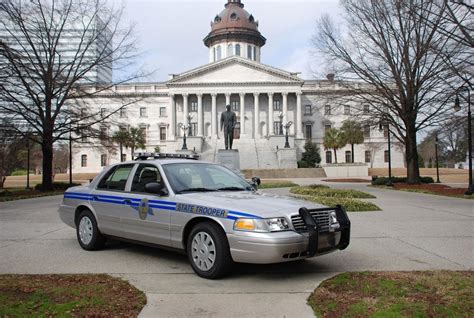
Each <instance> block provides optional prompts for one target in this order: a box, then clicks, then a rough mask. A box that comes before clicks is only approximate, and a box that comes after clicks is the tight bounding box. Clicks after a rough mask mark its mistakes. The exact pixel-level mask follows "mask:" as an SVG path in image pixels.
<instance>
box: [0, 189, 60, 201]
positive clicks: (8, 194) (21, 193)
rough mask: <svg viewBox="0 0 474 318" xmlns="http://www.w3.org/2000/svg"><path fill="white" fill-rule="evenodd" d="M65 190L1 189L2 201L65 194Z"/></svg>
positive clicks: (0, 197)
mask: <svg viewBox="0 0 474 318" xmlns="http://www.w3.org/2000/svg"><path fill="white" fill-rule="evenodd" d="M63 193H64V190H54V191H38V190H35V189H31V190H27V189H24V190H14V191H10V190H8V189H5V190H0V202H5V201H13V200H21V199H30V198H38V197H45V196H50V195H60V194H63Z"/></svg>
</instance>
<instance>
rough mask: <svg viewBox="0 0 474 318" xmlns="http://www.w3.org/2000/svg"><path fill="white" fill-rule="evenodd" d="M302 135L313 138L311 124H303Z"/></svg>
mask: <svg viewBox="0 0 474 318" xmlns="http://www.w3.org/2000/svg"><path fill="white" fill-rule="evenodd" d="M304 136H305V138H306V139H312V138H313V125H311V124H309V125H305V126H304Z"/></svg>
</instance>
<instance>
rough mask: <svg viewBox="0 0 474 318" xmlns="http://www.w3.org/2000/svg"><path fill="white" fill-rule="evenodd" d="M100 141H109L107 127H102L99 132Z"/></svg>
mask: <svg viewBox="0 0 474 318" xmlns="http://www.w3.org/2000/svg"><path fill="white" fill-rule="evenodd" d="M99 139H101V140H104V139H107V127H106V126H101V127H100V132H99Z"/></svg>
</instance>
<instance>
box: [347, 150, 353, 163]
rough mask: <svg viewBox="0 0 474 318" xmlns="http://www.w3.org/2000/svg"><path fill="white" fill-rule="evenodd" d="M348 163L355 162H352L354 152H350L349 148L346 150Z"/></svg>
mask: <svg viewBox="0 0 474 318" xmlns="http://www.w3.org/2000/svg"><path fill="white" fill-rule="evenodd" d="M346 163H353V162H352V152H350V151H349V150H348V151H346Z"/></svg>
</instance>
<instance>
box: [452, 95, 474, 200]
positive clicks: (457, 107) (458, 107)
mask: <svg viewBox="0 0 474 318" xmlns="http://www.w3.org/2000/svg"><path fill="white" fill-rule="evenodd" d="M459 91H467V135H468V136H467V140H468V158H469V185H468V187H467V191H466V192H465V193H464V194H465V195H472V193H473V192H474V185H473V184H472V127H471V121H472V117H471V90H470V89H469V88H468V87H461V88H460V89H459ZM454 110H455V111H459V110H461V103H460V101H459V96H458V95H457V94H456V99H455V100H454Z"/></svg>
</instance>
